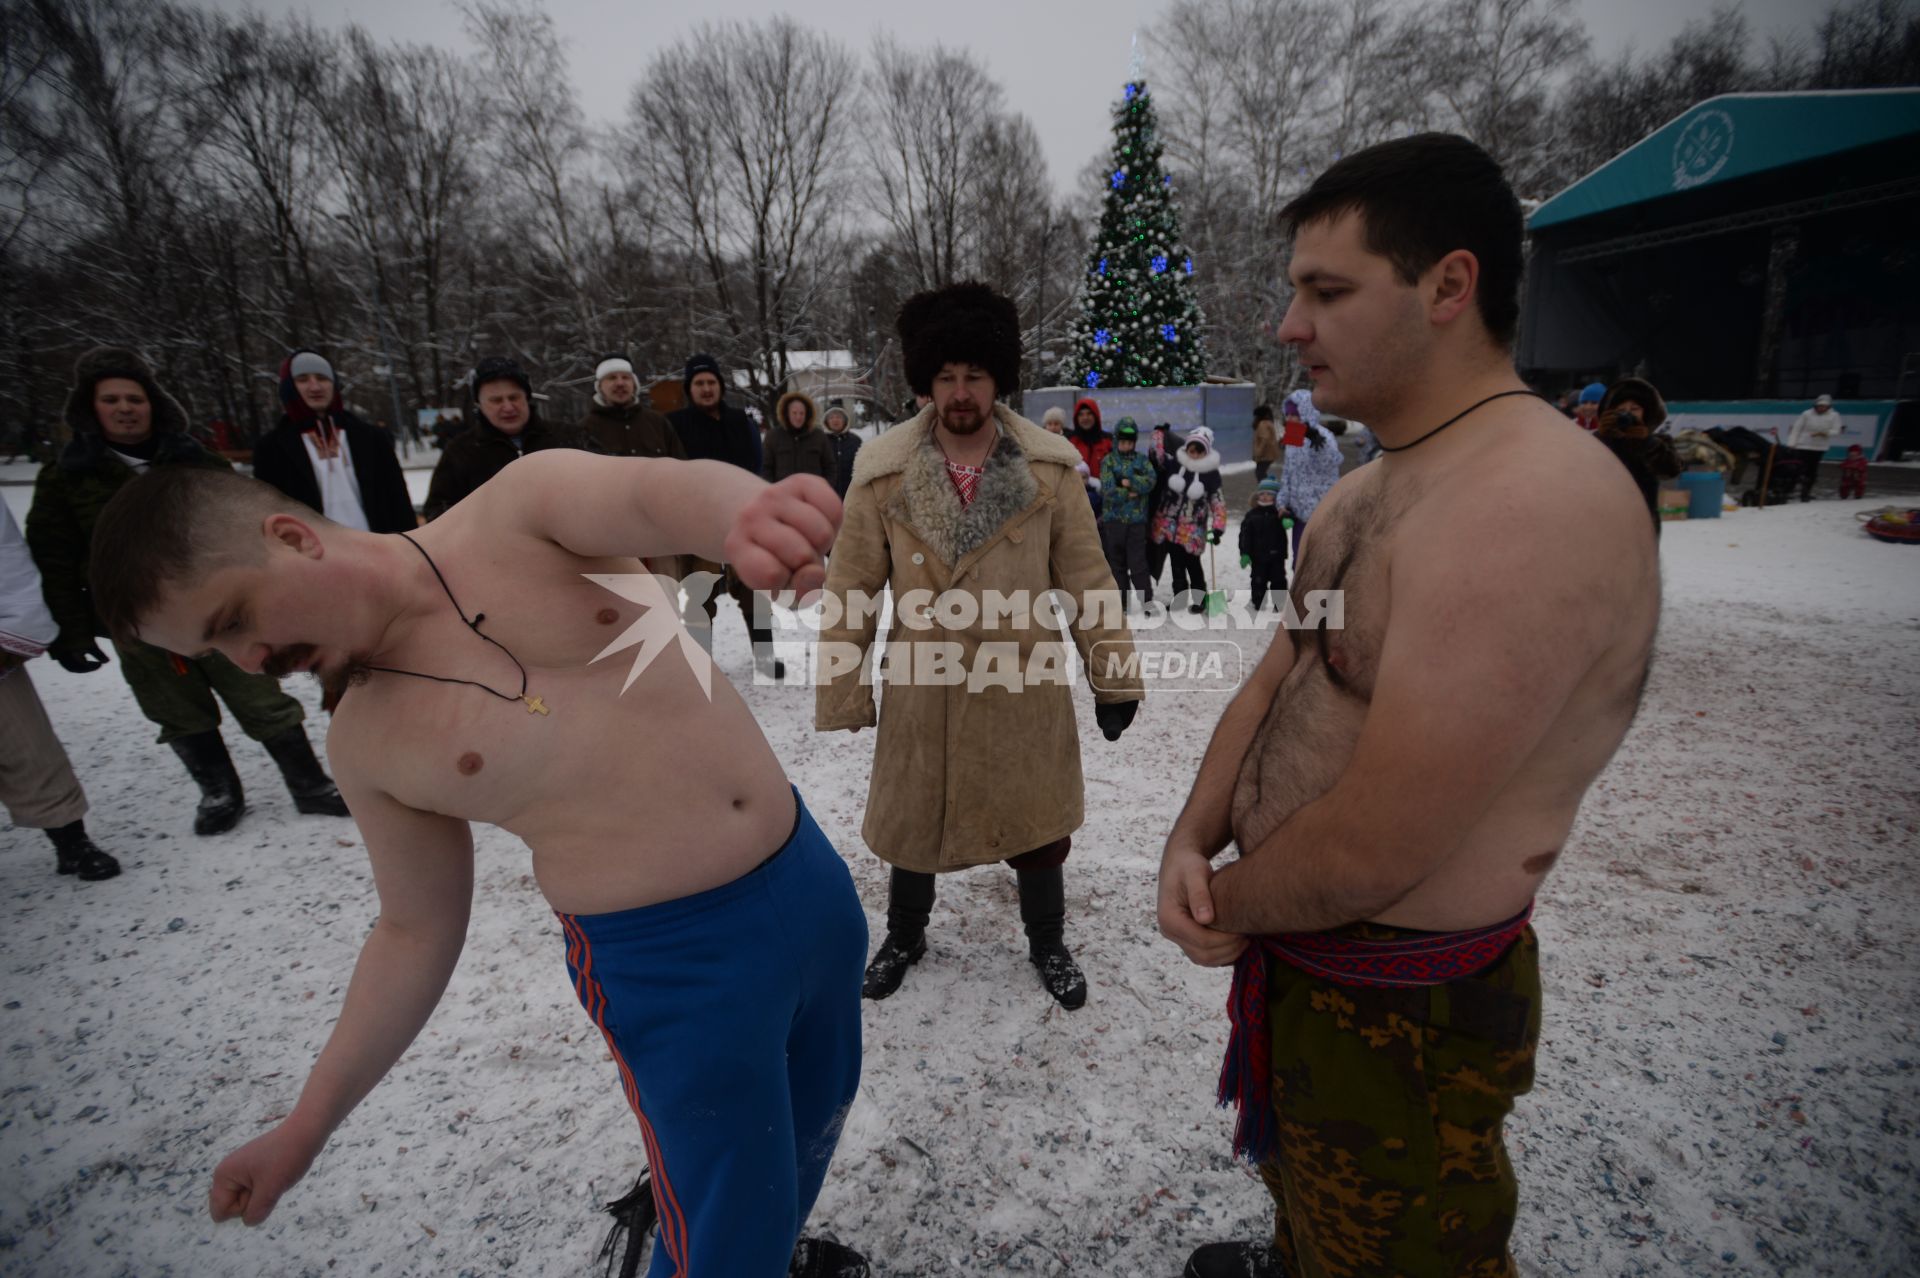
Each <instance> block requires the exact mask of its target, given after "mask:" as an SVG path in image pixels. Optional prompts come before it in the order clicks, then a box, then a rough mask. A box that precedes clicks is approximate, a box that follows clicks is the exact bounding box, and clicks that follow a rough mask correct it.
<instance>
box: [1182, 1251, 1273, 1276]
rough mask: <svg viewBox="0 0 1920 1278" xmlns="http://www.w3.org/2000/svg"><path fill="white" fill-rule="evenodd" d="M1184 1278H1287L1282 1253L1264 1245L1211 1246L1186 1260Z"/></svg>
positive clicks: (1196, 1252)
mask: <svg viewBox="0 0 1920 1278" xmlns="http://www.w3.org/2000/svg"><path fill="white" fill-rule="evenodd" d="M1181 1278H1288V1274H1287V1267H1286V1266H1285V1265H1283V1264H1281V1263H1280V1253H1278V1252H1276V1251H1275V1250H1274V1249H1273V1248H1271V1247H1269V1246H1267V1244H1265V1243H1256V1242H1219V1243H1208V1244H1207V1245H1206V1246H1204V1247H1201V1248H1199V1249H1198V1250H1196V1251H1195V1252H1194V1253H1193V1254H1192V1255H1191V1256H1188V1257H1187V1267H1186V1270H1185V1271H1184V1272H1183V1274H1182V1275H1181Z"/></svg>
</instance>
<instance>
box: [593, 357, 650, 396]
mask: <svg viewBox="0 0 1920 1278" xmlns="http://www.w3.org/2000/svg"><path fill="white" fill-rule="evenodd" d="M614 373H625V374H626V375H627V376H628V377H631V378H633V380H634V381H636V382H637V381H639V380H640V377H639V374H637V373H635V372H634V371H633V361H632V360H630V359H628V358H627V357H626V356H625V355H619V354H614V355H603V356H601V357H600V362H599V363H598V364H596V365H594V367H593V385H594V389H596V390H598V389H599V387H600V383H601V382H602V381H604V380H606V379H607V378H608V377H609V376H611V375H612V374H614Z"/></svg>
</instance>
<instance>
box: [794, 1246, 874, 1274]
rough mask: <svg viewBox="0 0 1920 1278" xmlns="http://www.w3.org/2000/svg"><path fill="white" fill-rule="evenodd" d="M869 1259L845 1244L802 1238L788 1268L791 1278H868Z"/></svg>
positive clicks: (869, 1270) (869, 1272) (870, 1271)
mask: <svg viewBox="0 0 1920 1278" xmlns="http://www.w3.org/2000/svg"><path fill="white" fill-rule="evenodd" d="M872 1272H873V1270H871V1269H869V1268H868V1267H867V1258H866V1257H865V1256H862V1255H861V1254H860V1253H859V1252H857V1251H855V1250H854V1249H853V1248H851V1247H848V1246H846V1245H844V1244H842V1243H837V1242H830V1241H828V1240H827V1239H825V1238H802V1239H801V1240H800V1245H799V1246H797V1247H795V1248H794V1249H793V1260H792V1261H791V1262H790V1263H789V1264H788V1265H787V1278H868V1275H870V1274H871V1273H872Z"/></svg>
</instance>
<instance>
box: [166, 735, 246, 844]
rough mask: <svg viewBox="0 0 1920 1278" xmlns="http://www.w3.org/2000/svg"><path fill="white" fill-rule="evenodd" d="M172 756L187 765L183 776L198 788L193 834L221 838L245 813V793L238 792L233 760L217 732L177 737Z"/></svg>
mask: <svg viewBox="0 0 1920 1278" xmlns="http://www.w3.org/2000/svg"><path fill="white" fill-rule="evenodd" d="M173 752H174V753H175V754H177V755H179V756H180V762H182V763H184V764H186V765H187V775H188V776H191V777H192V778H193V779H194V781H195V783H197V784H198V785H199V787H200V806H199V808H198V809H196V810H195V812H194V814H193V832H194V833H195V834H203V835H204V834H224V833H226V832H227V831H228V830H231V829H232V828H233V827H234V826H236V825H238V824H239V823H240V814H241V813H243V812H245V811H246V810H247V798H246V794H245V792H243V791H242V790H241V789H240V774H239V773H238V772H235V771H234V770H233V758H232V756H230V755H229V754H228V753H227V743H226V742H225V741H222V740H221V739H220V730H219V729H218V728H212V729H209V730H208V731H206V732H196V733H194V734H193V735H192V736H188V737H179V738H176V739H175V740H174V742H173Z"/></svg>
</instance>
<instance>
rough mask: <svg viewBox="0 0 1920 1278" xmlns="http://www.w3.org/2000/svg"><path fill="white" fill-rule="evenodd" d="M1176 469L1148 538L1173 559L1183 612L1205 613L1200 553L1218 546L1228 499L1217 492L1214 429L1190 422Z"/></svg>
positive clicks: (1175, 590) (1175, 589)
mask: <svg viewBox="0 0 1920 1278" xmlns="http://www.w3.org/2000/svg"><path fill="white" fill-rule="evenodd" d="M1177 458H1178V461H1179V469H1177V470H1175V471H1174V472H1173V473H1171V474H1170V475H1168V476H1167V488H1166V496H1165V497H1164V498H1163V499H1162V500H1161V503H1160V509H1159V510H1158V511H1157V512H1155V514H1154V517H1153V540H1154V541H1155V542H1157V543H1159V544H1161V545H1164V546H1166V547H1167V551H1168V554H1169V556H1170V557H1171V558H1172V560H1173V593H1174V595H1175V596H1176V597H1178V596H1179V595H1180V594H1182V593H1183V592H1186V591H1192V592H1193V594H1192V595H1191V597H1190V599H1189V601H1188V604H1187V610H1188V611H1189V612H1196V613H1199V612H1205V611H1206V596H1207V575H1206V572H1205V571H1204V570H1203V569H1202V568H1201V566H1200V556H1201V554H1203V553H1204V552H1205V550H1206V548H1207V547H1208V546H1210V545H1211V546H1217V545H1219V544H1220V535H1221V533H1223V532H1225V531H1226V527H1227V503H1226V501H1225V500H1224V499H1223V498H1222V497H1221V496H1220V454H1219V453H1217V452H1215V451H1214V448H1213V432H1212V431H1211V430H1209V429H1207V428H1206V427H1205V426H1195V427H1194V428H1193V429H1192V430H1190V431H1188V432H1187V439H1186V442H1185V443H1184V444H1182V445H1181V446H1180V451H1179V453H1178V454H1177Z"/></svg>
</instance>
